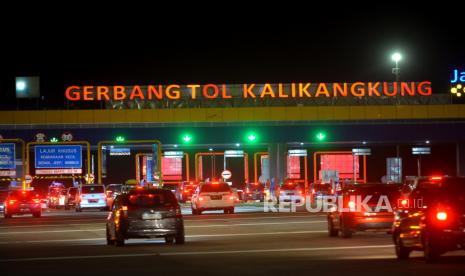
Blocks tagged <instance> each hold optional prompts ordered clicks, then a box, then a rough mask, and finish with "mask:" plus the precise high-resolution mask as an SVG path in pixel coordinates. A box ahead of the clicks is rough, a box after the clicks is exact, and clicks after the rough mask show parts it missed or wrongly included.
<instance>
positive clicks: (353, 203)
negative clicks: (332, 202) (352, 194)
mask: <svg viewBox="0 0 465 276" xmlns="http://www.w3.org/2000/svg"><path fill="white" fill-rule="evenodd" d="M347 205H348V206H349V208H350V209H355V202H353V201H349V203H348V204H347Z"/></svg>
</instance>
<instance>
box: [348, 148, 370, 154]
mask: <svg viewBox="0 0 465 276" xmlns="http://www.w3.org/2000/svg"><path fill="white" fill-rule="evenodd" d="M352 154H353V155H371V149H357V148H356V149H352Z"/></svg>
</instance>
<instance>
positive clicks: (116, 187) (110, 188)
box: [105, 184, 123, 207]
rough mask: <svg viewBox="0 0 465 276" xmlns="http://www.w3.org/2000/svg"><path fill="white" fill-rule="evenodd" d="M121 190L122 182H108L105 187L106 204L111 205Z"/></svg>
mask: <svg viewBox="0 0 465 276" xmlns="http://www.w3.org/2000/svg"><path fill="white" fill-rule="evenodd" d="M122 192H123V184H108V185H107V186H106V188H105V193H106V195H107V206H108V207H110V206H112V205H113V201H114V200H115V198H116V197H117V196H118V195H120V194H121V193H122Z"/></svg>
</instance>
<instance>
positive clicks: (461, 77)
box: [450, 69, 465, 83]
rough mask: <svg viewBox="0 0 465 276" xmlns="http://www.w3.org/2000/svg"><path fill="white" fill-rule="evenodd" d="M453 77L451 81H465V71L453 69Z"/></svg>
mask: <svg viewBox="0 0 465 276" xmlns="http://www.w3.org/2000/svg"><path fill="white" fill-rule="evenodd" d="M452 75H453V76H452V79H451V80H450V83H458V82H465V71H459V70H457V69H455V70H454V71H452Z"/></svg>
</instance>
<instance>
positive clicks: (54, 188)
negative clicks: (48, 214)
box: [47, 182, 67, 209]
mask: <svg viewBox="0 0 465 276" xmlns="http://www.w3.org/2000/svg"><path fill="white" fill-rule="evenodd" d="M66 191H67V190H66V187H65V185H64V184H63V183H59V182H52V184H51V185H50V186H49V187H48V193H47V203H48V207H49V208H56V209H57V208H58V207H59V206H64V201H65V194H66ZM60 203H61V204H60Z"/></svg>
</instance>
